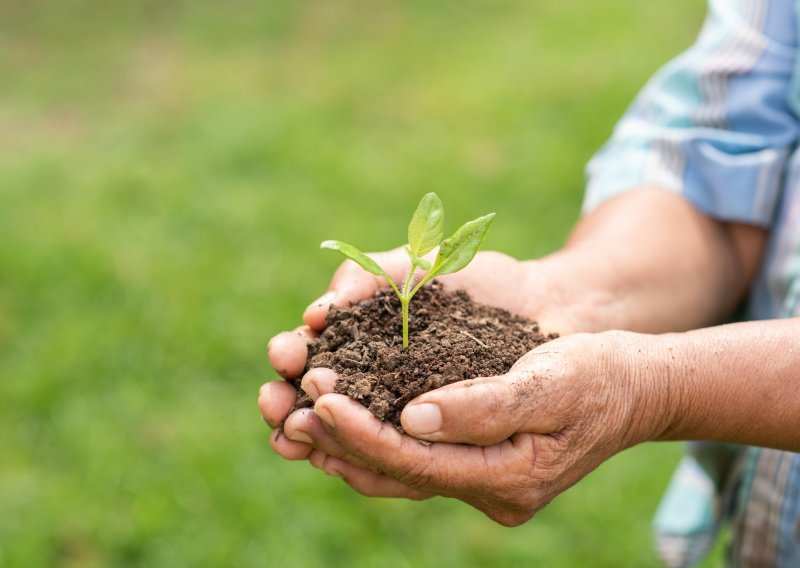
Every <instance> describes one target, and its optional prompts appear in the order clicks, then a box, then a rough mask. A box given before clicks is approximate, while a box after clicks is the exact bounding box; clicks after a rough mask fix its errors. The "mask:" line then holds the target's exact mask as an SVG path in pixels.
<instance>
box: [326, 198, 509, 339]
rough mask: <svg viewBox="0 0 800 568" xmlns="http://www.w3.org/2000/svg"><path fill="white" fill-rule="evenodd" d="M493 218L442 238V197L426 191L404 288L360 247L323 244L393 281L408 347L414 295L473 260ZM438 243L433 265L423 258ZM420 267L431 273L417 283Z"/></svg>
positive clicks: (413, 228) (411, 233)
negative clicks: (425, 286) (409, 315)
mask: <svg viewBox="0 0 800 568" xmlns="http://www.w3.org/2000/svg"><path fill="white" fill-rule="evenodd" d="M493 220H494V213H489V214H488V215H484V216H483V217H478V218H477V219H473V220H472V221H467V222H466V223H464V224H463V225H462V226H461V227H459V228H458V229H457V230H456V232H455V233H453V235H452V236H451V237H449V238H446V239H444V240H442V237H444V209H443V208H442V200H441V199H439V196H438V195H436V194H435V193H428V194H426V195H425V196H424V197H423V198H422V200H420V202H419V205H417V210H416V211H415V212H414V216H413V217H412V218H411V223H410V224H409V225H408V245H406V246H405V247H404V248H405V251H406V253H407V254H408V258H409V259H410V260H411V268H410V269H409V271H408V276H407V277H406V280H405V283H404V284H403V288H402V290H401V289H400V288H399V287H398V286H397V284H396V283H395V282H394V281H393V280H392V279H391V278H390V277H389V275H388V274H386V272H385V271H384V270H383V268H381V267H380V265H379V264H378V263H377V262H375V261H374V260H372V259H371V258H370V257H368V256H367V255H366V254H364V253H363V252H361V251H360V250H358V249H357V248H356V247H354V246H352V245H348V244H347V243H343V242H341V241H324V242H323V243H322V244H321V245H320V247H321V248H323V249H328V250H335V251H337V252H340V253H341V254H343V255H344V256H346V257H347V258H349V259H350V260H352V261H353V262H355V263H356V264H358V265H359V266H360V267H361V268H363V269H364V270H366V271H367V272H370V273H372V274H375V275H376V276H382V277H383V278H384V279H385V280H386V282H388V283H389V286H391V287H392V290H394V293H395V294H397V297H398V298H399V299H400V305H401V306H402V312H403V349H406V348H408V304H409V303H410V302H411V298H413V297H414V295H415V294H416V293H417V292H418V291H419V289H420V288H422V286H424V285H425V283H426V282H428V281H429V280H430V279H432V278H434V277H436V276H444V275H445V274H452V273H453V272H458V271H459V270H461V269H462V268H464V267H466V266H467V265H468V264H469V263H470V262H472V259H473V258H475V254H476V253H477V252H478V249H479V248H481V245H482V244H483V240H484V239H485V238H486V233H488V232H489V227H491V225H492V221H493ZM437 246H438V247H439V252H438V254H437V255H436V260H434V262H433V265H431V263H430V262H428V261H426V260H425V259H423V258H422V257H423V256H425V255H426V254H428V253H429V252H431V251H432V250H433V249H435V248H436V247H437ZM417 268H421V269H422V270H427V271H428V273H427V274H425V276H423V278H422V279H421V280H420V281H419V282H418V283H417V284H416V286H414V285H413V282H414V273H415V272H416V271H417Z"/></svg>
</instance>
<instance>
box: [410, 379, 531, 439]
mask: <svg viewBox="0 0 800 568" xmlns="http://www.w3.org/2000/svg"><path fill="white" fill-rule="evenodd" d="M514 387H515V383H514V382H513V380H512V379H511V378H509V376H507V375H504V376H500V377H488V378H480V379H473V380H468V381H461V382H458V383H453V384H451V385H448V386H445V387H442V388H439V389H436V390H433V391H430V392H428V393H425V394H423V395H421V396H418V397H417V398H415V399H414V400H412V401H411V402H410V403H409V404H408V405H406V407H405V408H404V409H403V412H402V414H401V415H400V422H401V424H402V426H403V429H404V430H405V431H406V432H407V433H408V434H409V435H411V436H414V437H415V438H420V439H422V440H428V441H431V442H453V443H463V444H474V445H478V446H489V445H492V444H496V443H498V442H501V441H503V440H506V439H508V438H509V437H511V435H513V434H514V433H515V432H516V431H517V430H518V428H519V427H520V425H521V423H522V420H521V415H522V414H523V413H524V410H525V408H524V404H525V401H526V397H525V396H524V393H522V392H518V391H517V389H515V388H514Z"/></svg>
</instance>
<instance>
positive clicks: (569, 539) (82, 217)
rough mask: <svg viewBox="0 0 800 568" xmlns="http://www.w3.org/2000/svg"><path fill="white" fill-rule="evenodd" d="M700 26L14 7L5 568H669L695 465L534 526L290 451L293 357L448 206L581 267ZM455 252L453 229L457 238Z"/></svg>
mask: <svg viewBox="0 0 800 568" xmlns="http://www.w3.org/2000/svg"><path fill="white" fill-rule="evenodd" d="M703 12H704V3H703V2H701V1H700V0H674V1H672V2H641V1H638V0H606V1H604V2H595V1H593V0H573V1H571V2H544V1H530V0H508V1H505V2H495V1H486V0H460V1H450V0H443V1H438V2H427V1H422V0H406V1H403V2H368V1H366V0H341V1H338V2H324V1H322V0H310V1H307V2H281V1H268V2H256V1H254V0H236V1H228V2H213V1H211V0H195V1H193V2H187V1H178V0H174V1H166V0H147V1H138V2H100V1H93V2H92V1H81V0H58V1H55V0H53V1H49V2H48V1H43V0H27V1H23V0H4V1H3V2H2V3H0V565H2V566H26V567H27V566H329V565H341V566H379V565H381V566H384V565H392V566H434V565H459V566H498V565H502V566H513V565H523V564H524V565H533V566H652V565H657V562H656V559H655V556H654V554H653V553H652V552H651V544H650V525H649V523H650V518H651V515H652V513H653V511H654V508H655V506H656V504H657V501H658V497H659V495H660V492H661V491H662V489H663V487H664V485H665V483H666V481H667V479H668V477H669V475H670V473H671V470H672V467H673V465H674V463H675V462H676V460H677V457H678V455H679V453H680V447H679V446H677V445H667V444H659V445H648V446H644V447H639V448H636V449H634V450H631V451H628V452H626V453H624V454H623V455H620V456H618V457H617V458H615V459H613V460H612V461H611V462H609V463H608V464H606V465H605V466H603V467H602V468H601V469H600V470H598V471H597V472H596V473H594V474H592V475H591V476H590V477H589V478H587V479H586V480H585V481H584V482H582V483H581V484H580V485H579V486H577V487H576V488H574V489H573V490H571V491H570V492H568V493H566V494H565V495H563V496H562V497H560V498H559V499H558V500H556V501H555V502H554V503H553V504H552V505H551V506H550V507H549V508H548V509H546V510H545V511H544V512H542V513H541V514H540V515H539V516H537V517H536V518H535V519H534V520H533V521H532V522H530V523H528V524H527V525H525V526H523V527H520V528H517V529H505V528H502V527H499V526H495V525H493V524H491V523H490V522H488V521H487V520H485V519H484V518H483V517H482V516H481V515H480V514H478V513H476V512H474V511H472V510H471V509H469V508H467V507H466V506H464V505H462V504H460V503H456V502H451V501H446V500H434V501H430V502H426V503H407V502H399V501H389V500H368V499H365V498H362V497H360V496H358V495H356V494H354V493H353V492H351V491H350V490H348V489H347V488H346V487H345V486H344V485H343V484H342V483H341V482H340V481H338V480H335V479H330V478H326V477H325V476H323V475H322V474H320V473H319V472H317V471H315V470H313V469H312V468H311V467H309V466H308V465H307V464H303V463H287V462H283V461H282V460H280V459H278V458H277V457H276V456H274V455H273V454H272V453H271V451H270V449H269V446H268V440H267V436H268V430H267V428H266V427H265V426H264V425H263V424H262V422H261V420H260V416H259V414H258V411H257V408H256V404H255V402H256V395H257V388H258V386H259V385H260V384H261V383H262V382H264V381H266V380H270V379H274V378H275V375H274V374H273V373H272V372H271V371H270V370H269V369H268V366H267V364H266V360H265V357H264V346H265V344H266V341H267V339H268V338H269V337H270V336H271V335H273V334H274V333H276V332H278V331H279V330H282V329H285V328H289V327H293V326H295V325H297V324H298V323H299V321H298V320H299V314H300V312H301V310H302V309H303V307H304V306H305V304H306V303H307V302H308V301H310V300H312V299H313V298H315V297H316V296H317V295H318V294H319V293H320V292H321V291H323V289H324V287H325V285H326V282H327V279H328V277H329V275H330V273H331V271H332V270H333V269H334V267H335V265H336V263H337V259H336V258H335V257H334V256H333V255H328V254H323V253H321V252H319V250H318V243H319V242H320V241H321V240H323V239H325V238H330V237H335V238H341V239H345V240H347V241H350V242H353V243H355V244H357V245H360V246H363V247H365V248H368V249H381V248H387V247H392V246H395V245H397V244H398V243H399V242H400V239H402V238H403V234H404V230H405V223H406V222H407V219H408V218H409V215H410V213H411V211H412V210H413V207H414V205H415V203H416V201H417V200H418V199H419V197H420V195H421V194H422V193H424V192H426V191H436V192H438V193H439V194H440V195H441V196H442V198H443V200H444V203H445V205H446V207H447V210H448V215H449V218H450V219H451V222H452V223H455V222H456V220H459V219H466V218H471V217H470V216H475V215H476V214H479V213H483V212H485V211H489V210H494V211H496V212H497V213H498V222H497V223H496V226H495V228H494V229H493V231H492V234H491V235H490V237H489V241H488V243H487V248H493V249H498V250H502V251H505V252H508V253H511V254H514V255H517V256H519V257H527V258H530V257H535V256H537V255H541V254H544V253H547V252H549V251H551V250H554V249H555V248H557V247H558V246H559V244H560V243H561V242H562V240H563V239H564V237H565V236H566V234H567V232H568V229H569V227H570V225H571V223H572V222H573V221H574V219H575V218H576V216H577V212H578V208H579V204H580V200H581V192H582V183H583V174H582V169H583V165H584V163H585V162H586V160H587V159H588V158H589V157H590V155H591V154H592V153H593V152H594V151H595V150H596V149H597V148H598V147H599V145H600V144H601V143H602V142H603V140H604V139H605V138H606V137H607V136H608V134H609V133H610V130H611V128H612V127H613V124H614V123H615V121H616V119H617V118H618V117H619V115H620V114H621V113H622V111H623V110H624V108H625V106H626V105H627V104H628V102H629V101H630V99H631V98H632V96H633V95H634V94H635V93H636V91H637V90H638V88H639V87H640V86H641V84H642V83H643V82H644V81H645V80H646V79H647V77H648V76H649V75H650V74H651V73H652V72H653V71H654V70H655V69H656V68H657V67H658V66H659V65H660V64H662V63H663V62H664V61H666V60H667V59H668V58H669V57H671V56H672V55H674V54H676V53H677V52H678V51H680V50H681V49H683V48H684V47H685V46H686V45H688V44H689V42H690V41H691V40H692V38H693V37H694V36H695V34H696V32H697V30H698V28H699V25H700V22H701V19H702V15H703ZM448 227H450V228H452V227H453V225H450V224H448Z"/></svg>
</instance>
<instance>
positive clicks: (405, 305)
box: [401, 300, 408, 349]
mask: <svg viewBox="0 0 800 568" xmlns="http://www.w3.org/2000/svg"><path fill="white" fill-rule="evenodd" d="M401 303H402V304H403V349H408V301H407V300H401Z"/></svg>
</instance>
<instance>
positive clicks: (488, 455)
mask: <svg viewBox="0 0 800 568" xmlns="http://www.w3.org/2000/svg"><path fill="white" fill-rule="evenodd" d="M658 349H659V347H658V343H657V342H656V341H655V340H653V339H652V336H647V335H639V334H633V333H625V332H606V333H601V334H578V335H571V336H567V337H563V338H560V339H557V340H555V341H552V342H550V343H547V344H545V345H542V346H540V347H538V348H537V349H535V350H533V351H531V352H530V353H528V354H527V355H526V356H525V357H523V358H522V359H520V361H519V362H518V363H517V364H516V365H515V366H514V367H513V368H512V369H511V370H510V371H509V373H507V374H506V375H503V376H499V377H488V378H480V379H474V380H471V381H464V382H460V383H455V384H452V385H449V386H447V387H444V388H441V389H438V390H435V391H431V392H429V393H426V394H424V395H422V396H420V397H418V398H417V399H415V400H414V401H412V403H411V404H409V405H408V406H407V407H406V409H405V410H404V411H403V414H402V418H401V419H402V423H403V427H404V428H405V429H406V431H407V432H408V433H409V434H411V435H413V436H416V437H417V438H420V439H423V440H427V441H431V442H434V443H433V444H431V445H429V446H425V445H422V444H420V443H419V442H418V441H417V440H414V439H413V438H411V437H410V436H404V435H401V434H399V433H398V432H397V431H396V430H395V429H394V428H393V427H392V426H391V425H388V424H384V423H381V422H380V421H378V420H377V419H376V418H375V417H373V416H372V415H371V414H370V413H369V412H368V411H367V410H366V409H365V408H363V407H362V406H361V405H359V404H358V403H356V402H354V401H352V400H350V399H349V398H347V397H344V396H342V395H337V394H329V393H330V389H331V388H332V384H333V381H334V380H335V375H334V374H333V372H332V371H329V370H315V371H312V372H310V373H309V375H308V376H306V377H305V378H304V379H303V384H304V387H306V388H307V390H310V391H311V393H312V398H315V399H316V404H315V407H314V411H313V412H312V411H310V410H308V411H304V413H303V414H300V413H295V415H293V416H292V417H290V418H289V420H287V423H286V429H287V433H290V435H292V434H295V435H296V434H300V435H301V436H305V438H306V439H308V440H309V441H310V444H311V445H312V446H313V448H314V449H313V450H311V451H309V453H308V454H307V456H308V458H309V459H310V461H311V462H312V464H313V465H315V466H316V467H319V468H322V469H324V470H325V471H326V472H327V473H329V474H331V475H335V476H337V477H341V478H343V479H344V480H345V481H346V482H347V483H348V484H350V485H351V486H352V487H353V488H354V489H356V490H357V491H359V492H361V493H363V494H365V495H370V496H392V497H408V498H412V499H422V498H425V497H429V496H432V495H442V496H447V497H454V498H457V499H460V500H462V501H464V502H466V503H468V504H470V505H472V506H474V507H475V508H477V509H479V510H481V511H482V512H484V513H485V514H486V515H488V516H489V517H490V518H492V519H494V520H495V521H497V522H499V523H502V524H504V525H509V526H513V525H518V524H520V523H522V522H525V521H526V520H528V519H529V518H530V517H531V516H532V515H533V514H534V513H535V512H536V511H538V510H539V509H541V508H542V507H544V506H545V505H547V503H549V502H550V500H552V499H553V498H554V497H555V496H556V495H558V494H559V493H561V492H562V491H564V490H565V489H567V488H569V487H570V486H572V485H573V484H574V483H576V482H577V481H579V480H580V479H581V478H582V477H584V476H585V475H586V474H588V473H589V472H590V471H592V470H593V469H595V468H596V467H597V466H598V465H599V464H600V463H602V462H603V461H604V460H606V459H608V458H609V457H611V456H612V455H614V454H615V453H617V452H619V451H621V450H623V449H625V448H628V447H630V446H632V445H634V444H636V443H639V442H641V441H644V440H647V439H655V438H657V437H659V436H660V434H661V433H662V432H663V431H664V429H665V428H667V426H668V424H666V423H665V420H666V416H667V413H666V412H665V411H664V409H665V408H666V406H665V405H666V402H667V401H665V400H664V396H663V394H662V393H664V392H665V390H664V389H665V388H666V385H664V384H663V382H662V380H661V378H660V377H659V376H658V375H656V374H652V372H651V370H650V368H651V367H650V366H649V365H647V364H643V363H641V361H642V360H643V359H644V358H646V357H648V356H649V354H651V353H653V352H657V350H658ZM323 392H324V393H325V394H322V393H323Z"/></svg>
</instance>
